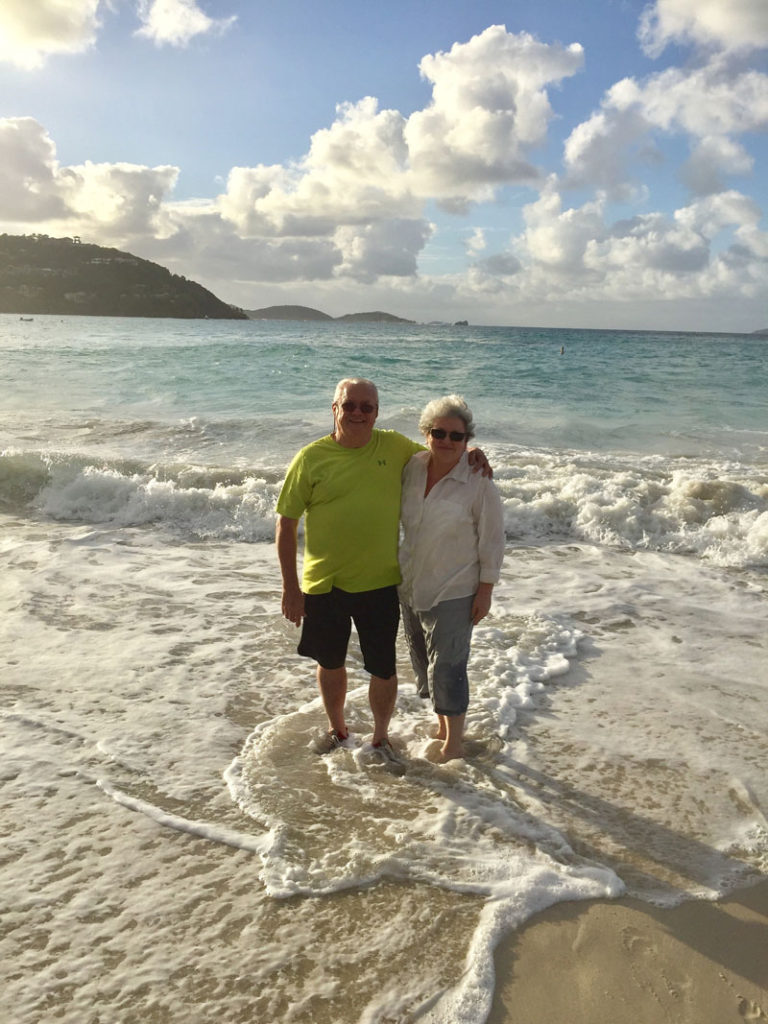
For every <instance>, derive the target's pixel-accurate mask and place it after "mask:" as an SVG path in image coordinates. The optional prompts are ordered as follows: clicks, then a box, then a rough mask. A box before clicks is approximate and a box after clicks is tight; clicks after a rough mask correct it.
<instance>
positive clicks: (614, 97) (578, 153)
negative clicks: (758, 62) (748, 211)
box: [564, 55, 768, 192]
mask: <svg viewBox="0 0 768 1024" xmlns="http://www.w3.org/2000/svg"><path fill="white" fill-rule="evenodd" d="M766 128H768V75H766V74H763V73H761V72H759V71H744V70H738V69H734V68H733V67H732V65H731V64H730V62H729V61H728V60H727V59H726V58H724V57H723V56H721V55H717V56H715V57H713V58H712V59H711V60H709V61H708V62H707V63H706V64H704V65H702V66H700V67H697V68H693V69H690V70H689V69H680V68H669V69H667V70H666V71H663V72H661V73H659V74H657V75H651V76H650V77H649V78H648V79H647V80H646V81H645V82H638V81H636V80H635V79H633V78H625V79H622V80H621V81H620V82H617V83H616V84H615V85H614V86H612V88H611V89H609V90H608V92H607V93H606V95H605V97H604V98H603V102H602V106H601V109H600V110H599V111H597V112H595V113H594V114H593V115H592V116H591V117H590V118H588V120H586V121H584V122H582V124H580V125H578V126H577V127H576V128H574V130H573V131H572V132H571V134H570V136H569V137H568V139H567V140H566V143H565V149H564V159H565V166H566V171H567V174H568V177H569V180H570V181H571V182H573V183H575V184H592V185H595V186H598V187H601V188H605V189H608V190H610V191H613V192H616V191H619V192H620V190H621V189H622V188H623V187H626V184H627V179H628V177H629V176H630V171H629V162H630V160H631V159H633V158H636V157H638V156H641V157H642V156H645V157H646V158H648V157H649V156H652V155H653V154H654V153H655V146H654V144H653V137H654V133H663V134H666V135H669V134H673V133H678V134H681V135H683V136H685V137H687V138H688V140H689V142H690V145H691V149H692V156H691V159H690V161H689V163H688V165H687V166H686V167H685V168H684V169H683V171H682V176H683V179H684V180H685V181H686V182H687V183H688V184H689V185H690V186H691V188H692V189H693V190H694V191H697V192H710V191H714V190H715V189H716V188H718V187H719V188H723V187H725V184H724V181H723V177H722V176H723V175H724V174H745V173H749V172H750V171H751V169H752V162H751V160H750V158H749V157H748V155H747V154H746V152H745V150H744V149H743V147H742V146H740V145H739V143H738V142H737V141H736V140H735V138H734V137H735V136H739V135H744V134H745V133H748V132H756V131H764V130H765V129H766Z"/></svg>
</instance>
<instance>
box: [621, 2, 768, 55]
mask: <svg viewBox="0 0 768 1024" xmlns="http://www.w3.org/2000/svg"><path fill="white" fill-rule="evenodd" d="M638 37H639V39H640V43H641V45H642V47H643V49H644V50H645V52H646V53H647V54H648V55H649V56H651V57H658V56H659V54H661V53H662V52H663V50H664V49H665V48H666V46H667V45H668V44H669V43H673V42H680V43H690V42H693V43H696V44H698V45H700V46H706V47H714V48H716V49H721V50H751V49H760V48H762V47H765V46H768V4H766V3H765V0H728V3H723V0H656V2H655V3H653V4H650V5H649V6H648V7H647V8H646V10H645V11H644V12H643V15H642V18H641V19H640V25H639V28H638Z"/></svg>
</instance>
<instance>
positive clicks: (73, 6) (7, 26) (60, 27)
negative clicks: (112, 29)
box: [0, 0, 101, 69]
mask: <svg viewBox="0 0 768 1024" xmlns="http://www.w3.org/2000/svg"><path fill="white" fill-rule="evenodd" d="M100 2H101V0H3V2H2V4H0V61H8V62H10V63H11V64H16V65H17V66H18V67H21V68H27V69H33V68H39V67H40V66H41V65H42V64H43V63H44V61H45V58H46V57H47V56H49V55H50V54H55V53H81V52H82V51H83V50H87V49H88V47H90V46H92V45H93V43H94V42H95V40H96V35H97V33H98V29H99V18H98V9H99V4H100Z"/></svg>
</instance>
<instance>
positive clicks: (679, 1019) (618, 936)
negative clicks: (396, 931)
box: [488, 881, 768, 1024]
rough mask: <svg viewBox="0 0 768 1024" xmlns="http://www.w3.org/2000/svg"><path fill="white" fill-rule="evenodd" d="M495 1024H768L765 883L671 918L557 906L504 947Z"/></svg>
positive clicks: (593, 906)
mask: <svg viewBox="0 0 768 1024" xmlns="http://www.w3.org/2000/svg"><path fill="white" fill-rule="evenodd" d="M496 971H497V978H498V984H497V988H496V997H495V1000H494V1004H493V1009H492V1012H491V1015H490V1017H489V1019H488V1020H489V1024H513V1022H514V1024H545V1022H546V1024H550V1022H551V1021H558V1020H562V1021H568V1022H569V1024H743V1022H744V1021H768V881H765V882H762V883H761V884H759V885H757V886H755V887H753V888H751V889H748V890H741V891H739V892H737V893H734V894H733V896H731V897H730V898H728V899H726V900H722V901H720V902H717V903H707V902H703V901H693V902H689V903H685V904H683V905H682V906H680V907H676V908H674V909H671V910H664V909H659V908H656V907H652V906H649V905H648V904H644V903H640V902H638V901H637V900H630V899H626V900H616V901H612V902H611V901H596V902H590V903H586V904H582V903H568V904H559V905H557V906H555V907H552V908H551V909H550V910H548V911H545V912H544V913H542V914H540V915H538V916H537V917H536V918H535V919H534V920H533V921H532V922H531V923H530V924H529V925H528V926H527V927H525V928H523V929H522V931H521V932H520V933H519V934H518V935H516V936H513V937H511V938H510V939H508V940H507V941H506V942H504V943H502V945H501V946H500V947H499V949H498V950H497V953H496Z"/></svg>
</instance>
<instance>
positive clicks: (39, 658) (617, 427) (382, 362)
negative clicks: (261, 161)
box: [0, 316, 768, 1024]
mask: <svg viewBox="0 0 768 1024" xmlns="http://www.w3.org/2000/svg"><path fill="white" fill-rule="evenodd" d="M0 367H1V368H2V369H1V373H2V392H1V394H2V398H1V399H0V551H2V574H0V609H1V610H2V616H1V617H0V630H2V658H1V665H2V682H1V684H0V685H1V686H2V706H1V708H0V737H1V740H0V743H1V746H0V750H2V760H0V786H1V792H2V801H1V802H0V833H2V836H3V843H2V872H1V874H0V885H2V897H1V898H2V915H1V918H0V953H1V955H0V982H1V987H2V991H3V1009H2V1010H0V1016H2V1020H3V1021H4V1022H6V1021H7V1022H8V1024H42V1022H49V1021H50V1022H53V1021H56V1022H62V1021H63V1022H71V1024H106V1022H109V1024H115V1022H119V1024H153V1022H156V1024H177V1022H178V1024H181V1022H185V1024H187V1022H190V1021H192V1022H200V1024H202V1022H208V1021H213V1020H215V1021H217V1022H219V1024H230V1022H240V1021H243V1022H245V1021H247V1022H249V1024H285V1022H297V1024H299V1022H300V1024H304V1022H306V1024H310V1022H311V1024H323V1022H328V1024H330V1022H334V1024H338V1022H341V1024H346V1022H359V1024H385V1022H387V1024H389V1022H410V1021H420V1022H421V1021H424V1022H433V1024H434V1022H436V1024H462V1022H467V1024H480V1022H482V1021H483V1020H484V1019H485V1018H486V1017H487V1015H488V1013H489V1010H490V1006H491V1000H492V997H493V992H494V985H495V978H494V958H493V951H494V948H495V947H496V945H497V943H498V942H499V940H500V939H501V938H502V937H504V936H506V935H509V934H510V933H512V932H514V930H515V929H517V928H519V927H520V926H521V924H523V923H524V922H525V921H527V920H530V919H531V917H532V916H533V915H535V914H536V913H537V912H538V911H540V910H542V909H544V908H545V907H548V906H550V905H552V904H555V903H558V902H561V901H565V900H588V899H592V898H598V897H599V898H604V897H609V898H610V897H616V896H619V895H622V894H629V895H633V896H635V897H637V898H639V899H641V900H645V901H648V902H650V903H654V904H657V905H662V906H673V905H675V904H677V903H679V902H681V901H683V900H688V899H699V900H711V899H714V898H716V897H718V896H720V895H723V894H725V893H729V892H732V891H734V890H737V889H739V888H743V887H747V886H750V885H752V884H754V883H755V882H756V881H758V880H759V879H761V878H764V877H765V875H766V874H768V821H766V816H765V815H766V809H767V808H768V776H767V775H766V772H765V765H766V763H768V669H767V668H766V666H767V665H768V629H767V628H766V625H767V624H768V574H767V572H768V342H767V341H766V340H765V339H759V338H757V337H749V336H741V335H737V336H727V335H701V334H672V333H668V334H663V333H662V334H654V333H645V332H635V333H633V332H617V331H585V330H578V331H576V330H574V331H568V330H543V329H528V328H500V327H499V328H486V327H473V326H469V327H452V326H438V325H435V326H420V325H410V324H395V325H389V324H355V323H346V324H342V323H306V324H305V323H287V322H267V321H262V322H257V321H251V322H236V321H232V322H224V321H216V322H214V321H175V320H151V319H146V320H143V319H130V320H129V319H106V318H78V317H71V318H62V317H43V316H36V317H35V318H34V320H32V321H27V320H20V319H19V318H18V317H14V316H3V317H0ZM349 375H356V376H367V377H370V378H372V379H373V380H374V381H375V382H376V383H377V384H378V386H379V391H380V397H381V411H380V416H379V421H378V424H377V425H378V426H379V427H384V428H394V429H397V430H400V431H402V432H403V433H405V434H408V435H409V436H411V437H414V438H416V437H417V436H418V435H417V431H416V423H417V419H418V413H419V411H420V409H421V407H422V406H423V405H424V404H425V403H426V401H428V400H429V399H430V398H433V397H436V396H438V395H440V394H445V393H449V392H454V391H458V392H460V393H461V394H463V395H464V397H465V398H466V399H467V401H468V402H469V404H470V406H471V407H472V409H473V411H474V414H475V420H476V422H477V439H476V443H478V444H479V445H480V446H481V447H482V448H483V449H484V450H485V452H486V453H487V455H488V457H489V459H490V461H491V463H492V465H493V467H494V475H495V480H496V482H497V485H498V488H499V491H500V493H501V496H502V499H503V503H504V510H505V522H506V536H507V550H506V557H505V565H504V571H503V577H502V580H501V583H500V584H499V586H498V587H497V588H496V591H495V597H494V604H493V608H492V611H491V614H490V616H489V617H488V618H487V619H486V620H484V622H483V623H482V624H481V626H480V627H478V628H477V629H476V631H475V637H474V643H473V655H472V659H471V662H470V685H471V698H470V709H469V714H468V720H467V733H468V736H469V739H470V741H471V742H470V746H471V751H472V753H471V756H469V757H468V758H467V759H466V760H464V761H458V762H450V763H449V764H447V765H436V764H433V763H432V762H431V761H430V760H429V759H428V758H427V757H426V749H427V747H428V746H429V743H430V732H429V729H430V726H431V724H432V716H431V714H430V713H429V712H428V711H427V710H425V707H424V705H423V704H422V702H421V701H420V700H419V699H418V698H417V697H416V694H415V688H414V684H413V677H412V674H411V670H410V666H409V664H408V659H407V655H406V652H405V647H404V643H403V641H402V638H401V639H400V641H399V666H398V671H399V678H400V692H399V698H398V705H397V710H396V715H395V718H394V721H393V726H392V735H393V737H394V742H395V744H396V746H397V747H398V749H399V750H400V751H401V753H402V755H403V757H404V759H405V760H406V762H407V770H406V771H405V774H403V775H402V776H395V775H392V774H390V773H388V772H387V771H386V770H384V769H383V768H382V767H381V766H377V765H375V764H371V763H370V762H369V761H367V760H366V758H365V756H364V750H365V745H364V741H365V740H366V739H367V738H368V737H369V735H370V714H369V709H368V706H367V679H366V677H365V674H364V672H363V670H362V666H361V664H360V659H359V651H358V650H357V647H356V645H355V643H354V640H353V643H352V645H351V648H350V661H349V664H350V697H349V708H350V721H351V726H352V730H353V733H354V734H355V737H356V739H357V741H358V745H357V746H355V747H353V748H352V749H349V750H339V751H337V752H335V753H333V754H332V755H329V756H326V757H319V756H318V755H317V754H315V753H314V752H313V750H312V749H311V740H312V737H313V736H314V735H315V733H316V731H317V730H318V729H319V728H322V727H323V726H324V718H323V714H322V709H321V706H320V703H319V701H318V699H317V695H316V689H315V683H314V672H313V666H312V664H311V663H310V662H308V661H306V660H305V659H301V658H299V657H298V656H297V655H296V653H295V646H296V642H297V632H296V630H295V628H294V627H293V626H292V625H291V624H290V623H288V622H286V621H285V620H283V619H282V618H281V615H280V583H279V573H278V568H277V561H276V557H275V554H274V547H273V533H274V505H275V501H276V498H277V494H278V492H279V489H280V484H281V480H282V478H283V474H284V472H285V468H286V465H287V463H288V461H289V460H290V458H291V456H292V455H293V454H294V452H295V451H296V450H297V449H298V448H299V447H300V446H302V445H303V444H306V443H308V442H309V441H311V440H313V439H315V438H316V437H319V436H320V435H322V434H324V433H327V432H328V431H329V430H330V427H331V415H330V403H331V398H332V393H333V389H334V386H335V383H336V381H337V380H338V379H339V378H341V377H343V376H349ZM542 966H543V970H545V969H546V965H542Z"/></svg>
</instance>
